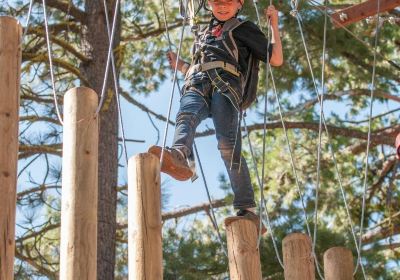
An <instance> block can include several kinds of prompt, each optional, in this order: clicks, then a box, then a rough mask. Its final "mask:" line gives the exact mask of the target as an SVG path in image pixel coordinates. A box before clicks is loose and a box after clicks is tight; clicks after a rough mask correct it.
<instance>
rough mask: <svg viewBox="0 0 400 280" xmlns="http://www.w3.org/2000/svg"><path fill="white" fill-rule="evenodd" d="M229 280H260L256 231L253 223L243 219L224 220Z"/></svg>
mask: <svg viewBox="0 0 400 280" xmlns="http://www.w3.org/2000/svg"><path fill="white" fill-rule="evenodd" d="M225 227H226V239H227V243H228V244H227V245H228V258H229V273H230V279H231V280H239V279H240V280H260V279H261V278H262V274H261V264H260V251H259V250H258V248H257V241H258V231H257V226H256V225H255V224H254V222H252V221H250V220H247V219H244V218H243V217H229V218H227V219H225Z"/></svg>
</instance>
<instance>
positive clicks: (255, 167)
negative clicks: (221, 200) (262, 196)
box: [243, 118, 284, 269]
mask: <svg viewBox="0 0 400 280" xmlns="http://www.w3.org/2000/svg"><path fill="white" fill-rule="evenodd" d="M243 123H244V127H245V131H246V135H247V141H248V143H249V149H250V154H251V158H252V160H253V166H254V170H255V173H256V177H257V182H258V185H259V187H260V192H263V191H264V190H263V189H262V186H263V182H262V181H263V178H264V177H263V176H261V177H260V176H259V174H258V168H257V162H256V160H255V156H254V151H253V145H252V144H251V140H250V135H249V130H248V126H247V123H246V119H245V118H243ZM262 212H263V209H261V211H260V213H262ZM265 217H266V218H267V227H268V233H269V234H270V235H271V239H272V244H273V246H274V250H275V255H276V258H277V259H278V262H279V264H280V265H281V267H282V268H283V269H284V265H283V262H282V259H281V257H280V254H279V250H278V246H277V245H276V241H275V237H274V233H273V229H272V225H271V221H270V218H269V212H268V209H267V206H266V205H265ZM260 228H261V225H260ZM259 236H261V232H260V233H259ZM259 242H260V241H259ZM259 246H260V243H258V245H257V247H259Z"/></svg>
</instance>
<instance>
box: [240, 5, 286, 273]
mask: <svg viewBox="0 0 400 280" xmlns="http://www.w3.org/2000/svg"><path fill="white" fill-rule="evenodd" d="M253 4H254V7H255V10H256V15H257V23H258V26H259V27H260V29H262V27H261V18H260V13H259V11H258V5H257V4H258V2H257V0H253ZM270 5H272V0H270ZM267 26H268V27H267V38H268V41H269V42H271V33H270V26H271V25H270V20H269V19H268V20H267ZM269 56H270V54H269V48H268V50H267V57H269ZM270 67H271V65H270V62H269V59H268V60H267V63H266V69H267V71H266V93H265V99H264V124H263V149H262V169H261V170H262V171H261V178H260V176H259V173H258V168H257V162H256V160H255V156H254V152H253V147H252V144H251V139H250V136H249V132H248V127H247V123H246V119H245V117H246V114H244V116H243V124H244V127H245V130H246V134H247V138H248V143H249V148H250V154H251V158H252V161H253V166H254V170H255V173H256V177H257V182H258V185H259V188H260V204H259V205H260V206H259V207H260V211H259V213H260V224H259V231H258V240H257V248H259V246H260V243H261V239H262V233H261V229H262V222H263V213H264V209H265V216H266V221H267V223H266V224H267V228H268V232H269V234H270V236H271V240H272V244H273V247H274V251H275V255H276V258H277V260H278V262H279V264H280V265H281V267H282V268H284V266H283V262H282V260H281V257H280V255H279V250H278V247H277V245H276V240H275V237H274V232H273V228H272V224H271V221H270V218H269V213H268V208H267V206H266V202H265V196H264V177H265V147H266V131H267V128H266V125H267V119H266V116H267V107H268V98H267V94H268V88H269V71H268V69H269V68H270Z"/></svg>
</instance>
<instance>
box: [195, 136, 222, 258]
mask: <svg viewBox="0 0 400 280" xmlns="http://www.w3.org/2000/svg"><path fill="white" fill-rule="evenodd" d="M193 146H194V151H195V153H196V157H197V161H198V162H199V167H200V173H201V177H202V178H203V183H204V186H205V189H206V192H207V197H208V201H209V202H210V210H211V211H210V212H211V216H212V219H211V222H212V224H213V226H214V229H215V230H216V232H217V236H218V239H219V242H220V244H221V247H222V250H223V251H224V254H225V256H226V257H228V253H227V251H226V249H225V243H224V242H223V240H222V236H221V233H220V230H219V226H218V223H217V218H216V217H215V211H214V207H213V205H212V200H211V195H210V191H209V189H208V185H207V181H206V177H205V175H204V171H203V165H202V164H201V161H200V156H199V152H198V151H197V146H196V143H193Z"/></svg>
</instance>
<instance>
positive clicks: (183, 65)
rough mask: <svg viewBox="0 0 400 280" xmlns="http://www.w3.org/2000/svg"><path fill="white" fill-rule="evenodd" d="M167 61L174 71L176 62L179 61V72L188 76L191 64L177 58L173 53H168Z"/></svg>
mask: <svg viewBox="0 0 400 280" xmlns="http://www.w3.org/2000/svg"><path fill="white" fill-rule="evenodd" d="M167 59H168V62H169V65H170V67H171V68H172V69H174V68H175V65H176V60H177V59H178V65H177V68H178V71H180V72H181V73H183V74H186V72H187V71H188V70H189V67H190V64H189V63H187V62H186V61H184V60H183V59H180V58H177V55H176V53H174V52H171V51H170V52H167Z"/></svg>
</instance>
